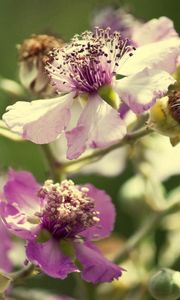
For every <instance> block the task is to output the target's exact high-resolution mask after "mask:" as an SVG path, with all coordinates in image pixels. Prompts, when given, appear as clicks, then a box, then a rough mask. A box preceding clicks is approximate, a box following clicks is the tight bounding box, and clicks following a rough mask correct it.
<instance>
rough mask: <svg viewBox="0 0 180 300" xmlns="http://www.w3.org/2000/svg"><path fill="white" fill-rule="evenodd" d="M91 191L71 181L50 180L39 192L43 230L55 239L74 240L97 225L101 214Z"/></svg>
mask: <svg viewBox="0 0 180 300" xmlns="http://www.w3.org/2000/svg"><path fill="white" fill-rule="evenodd" d="M88 192H89V189H88V188H87V187H81V186H77V185H75V184H74V182H73V181H72V180H64V181H62V182H61V184H59V183H55V184H54V183H53V181H52V180H47V181H46V182H45V184H44V186H43V187H42V188H41V189H40V190H39V192H38V196H39V197H40V199H41V201H42V206H43V209H42V213H41V219H42V223H43V226H44V228H45V229H47V230H49V231H50V232H51V234H52V235H53V236H54V237H72V236H76V235H77V234H78V233H79V232H81V231H83V230H85V229H87V228H88V227H91V226H93V225H95V224H96V223H98V222H99V220H100V219H99V212H98V211H97V210H96V209H95V201H94V199H92V198H91V197H89V196H88Z"/></svg>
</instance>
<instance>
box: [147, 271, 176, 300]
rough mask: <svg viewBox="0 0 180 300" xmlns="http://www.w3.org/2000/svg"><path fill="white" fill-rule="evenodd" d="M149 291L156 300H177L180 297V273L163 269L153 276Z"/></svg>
mask: <svg viewBox="0 0 180 300" xmlns="http://www.w3.org/2000/svg"><path fill="white" fill-rule="evenodd" d="M149 291H150V293H151V295H152V297H154V299H156V300H176V299H178V298H179V297H180V272H177V271H173V270H171V269H165V268H164V269H162V270H160V271H159V272H157V273H156V274H155V275H153V276H152V278H151V279H150V282H149Z"/></svg>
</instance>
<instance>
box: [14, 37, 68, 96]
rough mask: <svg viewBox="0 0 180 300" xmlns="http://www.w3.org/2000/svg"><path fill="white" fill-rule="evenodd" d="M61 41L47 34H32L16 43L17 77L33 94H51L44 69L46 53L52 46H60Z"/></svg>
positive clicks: (52, 92) (51, 90) (52, 90)
mask: <svg viewBox="0 0 180 300" xmlns="http://www.w3.org/2000/svg"><path fill="white" fill-rule="evenodd" d="M62 45H63V41H62V40H61V39H58V38H56V37H54V36H49V35H45V34H44V35H32V36H31V37H30V38H29V39H26V40H24V42H23V43H22V44H21V45H18V47H17V48H18V52H19V62H20V64H19V77H20V81H21V83H22V85H23V86H24V87H25V88H26V89H27V90H28V91H29V92H30V93H32V94H33V95H35V96H42V97H47V96H53V95H54V93H55V91H54V89H53V87H52V86H50V85H49V78H48V76H47V74H46V71H45V69H44V63H43V62H45V61H46V59H47V54H48V52H49V51H50V50H52V49H53V48H60V47H62Z"/></svg>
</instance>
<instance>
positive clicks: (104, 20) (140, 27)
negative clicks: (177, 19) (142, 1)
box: [91, 7, 178, 47]
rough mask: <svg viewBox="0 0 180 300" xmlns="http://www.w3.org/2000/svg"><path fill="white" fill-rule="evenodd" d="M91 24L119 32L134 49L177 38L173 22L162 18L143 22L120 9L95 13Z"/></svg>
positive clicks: (108, 9) (107, 9) (105, 9)
mask: <svg viewBox="0 0 180 300" xmlns="http://www.w3.org/2000/svg"><path fill="white" fill-rule="evenodd" d="M91 23H92V26H93V27H94V25H95V26H99V27H102V28H104V29H105V28H107V27H111V30H113V31H119V32H121V34H122V35H123V36H125V37H128V38H130V39H131V40H132V41H133V44H134V45H135V46H136V47H138V46H142V45H146V44H150V43H153V42H158V41H162V40H166V39H169V38H173V37H178V34H177V32H176V30H175V28H174V24H173V21H172V20H170V19H169V18H167V17H165V16H162V17H160V18H158V19H155V18H154V19H152V20H149V21H147V22H143V21H142V20H139V19H136V18H135V17H134V16H133V15H131V14H129V13H127V11H125V10H124V9H122V8H119V9H114V8H112V7H106V8H104V9H102V10H101V11H99V12H98V13H96V15H95V16H94V18H93V19H92V22H91Z"/></svg>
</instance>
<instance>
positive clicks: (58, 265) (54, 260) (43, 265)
mask: <svg viewBox="0 0 180 300" xmlns="http://www.w3.org/2000/svg"><path fill="white" fill-rule="evenodd" d="M26 254H27V257H28V259H29V260H30V261H31V262H32V263H33V264H35V265H37V266H38V267H39V268H40V269H41V270H42V271H43V272H44V273H46V274H47V275H49V276H51V277H54V278H60V279H64V278H66V277H67V275H68V274H69V273H71V272H77V271H78V270H77V268H76V267H75V265H74V264H73V263H72V261H71V260H70V258H69V257H68V256H65V255H64V254H63V253H62V252H61V250H60V247H59V242H58V241H55V240H52V239H51V240H49V241H48V242H46V243H36V242H35V241H32V242H29V243H28V245H27V249H26Z"/></svg>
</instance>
